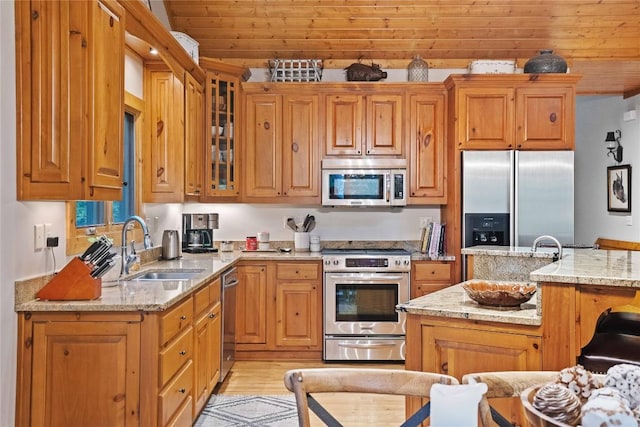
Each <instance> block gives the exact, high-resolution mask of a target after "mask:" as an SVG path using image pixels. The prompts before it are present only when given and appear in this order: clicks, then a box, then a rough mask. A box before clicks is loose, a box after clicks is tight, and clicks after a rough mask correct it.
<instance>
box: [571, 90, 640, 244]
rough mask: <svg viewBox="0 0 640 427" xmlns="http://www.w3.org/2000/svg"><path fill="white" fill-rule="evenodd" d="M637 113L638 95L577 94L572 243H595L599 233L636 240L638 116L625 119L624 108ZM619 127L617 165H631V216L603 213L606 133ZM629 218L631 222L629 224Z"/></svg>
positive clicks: (639, 214) (639, 233) (639, 212)
mask: <svg viewBox="0 0 640 427" xmlns="http://www.w3.org/2000/svg"><path fill="white" fill-rule="evenodd" d="M633 109H635V110H636V111H637V112H638V114H640V95H637V96H635V97H632V98H629V99H623V98H622V97H621V96H593V97H586V96H585V97H578V100H577V104H576V152H575V163H576V172H575V182H576V191H575V241H576V243H593V242H594V241H595V240H596V239H597V238H598V237H605V238H609V239H620V240H630V241H640V180H639V178H640V161H639V160H640V147H639V145H640V119H635V120H631V121H624V120H623V114H624V112H625V111H629V110H633ZM616 129H620V130H621V132H622V138H621V140H620V143H621V145H622V146H623V161H622V163H621V164H629V165H631V183H632V185H631V199H630V200H631V215H629V214H627V213H618V212H608V211H607V196H606V195H607V175H606V173H607V166H615V165H616V162H615V161H614V160H613V157H611V156H607V150H606V149H605V144H604V138H605V136H606V133H607V131H613V130H616ZM628 216H631V218H630V221H631V224H632V225H627V221H628V220H629V218H628Z"/></svg>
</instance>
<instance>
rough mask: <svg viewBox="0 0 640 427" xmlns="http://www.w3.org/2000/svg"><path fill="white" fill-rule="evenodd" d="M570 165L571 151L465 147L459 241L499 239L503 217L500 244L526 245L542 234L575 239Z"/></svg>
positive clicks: (566, 241)
mask: <svg viewBox="0 0 640 427" xmlns="http://www.w3.org/2000/svg"><path fill="white" fill-rule="evenodd" d="M573 164H574V161H573V152H572V151H463V153H462V213H463V218H462V228H463V230H462V232H463V237H464V238H463V246H464V247H467V246H473V245H475V244H501V243H500V242H496V237H495V236H496V235H497V234H496V230H497V229H499V228H500V227H501V223H502V222H503V221H504V228H505V235H506V234H507V233H506V230H507V229H508V236H507V237H506V238H505V241H504V243H502V244H504V245H511V246H530V245H531V244H532V243H533V241H534V240H535V238H536V237H538V236H541V235H545V234H546V235H552V236H554V237H556V238H557V239H558V240H559V241H560V243H562V244H563V245H566V244H573V243H574V241H573V239H574V237H573V223H574V221H573V210H574V202H573V197H574V196H573V191H574V190H573V188H574V173H573ZM473 217H475V218H476V222H475V224H476V226H470V225H469V224H473V223H470V222H469V219H470V218H473ZM472 234H473V235H475V243H472V244H469V242H470V237H471V236H472ZM478 236H480V237H481V238H482V241H480V239H479V237H478ZM487 236H490V237H491V239H493V241H491V239H488V238H487Z"/></svg>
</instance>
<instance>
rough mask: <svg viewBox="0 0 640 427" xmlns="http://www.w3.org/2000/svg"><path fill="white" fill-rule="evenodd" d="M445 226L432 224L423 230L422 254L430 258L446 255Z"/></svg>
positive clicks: (421, 239)
mask: <svg viewBox="0 0 640 427" xmlns="http://www.w3.org/2000/svg"><path fill="white" fill-rule="evenodd" d="M444 232H445V224H441V223H439V222H430V223H429V224H427V226H426V227H423V228H422V235H421V237H420V252H422V253H424V254H427V255H429V256H438V255H444V253H445V245H444V243H445V238H444V237H445V236H444Z"/></svg>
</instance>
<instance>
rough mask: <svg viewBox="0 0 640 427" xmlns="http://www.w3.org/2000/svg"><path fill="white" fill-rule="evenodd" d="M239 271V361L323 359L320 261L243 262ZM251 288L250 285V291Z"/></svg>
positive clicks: (237, 321) (237, 330)
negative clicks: (293, 358) (294, 358)
mask: <svg viewBox="0 0 640 427" xmlns="http://www.w3.org/2000/svg"><path fill="white" fill-rule="evenodd" d="M238 270H239V276H240V277H239V278H240V285H239V286H238V291H237V304H238V305H237V307H238V309H237V315H236V341H237V343H238V345H237V353H236V356H237V358H238V359H240V360H242V359H245V360H246V359H261V358H268V359H277V358H280V357H282V358H291V357H296V358H298V359H312V360H320V359H321V357H322V276H321V272H322V267H321V265H320V262H318V261H308V262H307V261H304V262H303V261H290V262H282V261H277V262H275V261H269V262H266V263H260V264H255V263H253V262H250V261H243V264H242V265H241V266H240V267H239V269H238ZM252 279H253V283H252V284H251V280H252ZM248 284H249V286H250V287H247V288H245V287H246V286H247V285H248ZM243 288H245V289H243ZM257 303H259V304H260V306H257V305H256V304H257ZM256 331H257V332H256Z"/></svg>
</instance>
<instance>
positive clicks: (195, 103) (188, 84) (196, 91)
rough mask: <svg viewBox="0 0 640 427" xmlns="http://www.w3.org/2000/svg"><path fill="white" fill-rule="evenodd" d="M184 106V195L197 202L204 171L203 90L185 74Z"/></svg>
mask: <svg viewBox="0 0 640 427" xmlns="http://www.w3.org/2000/svg"><path fill="white" fill-rule="evenodd" d="M184 105H185V111H184V130H185V135H184V139H185V140H184V195H185V199H188V200H195V201H197V200H199V198H200V195H201V194H202V183H203V178H202V176H203V170H204V164H203V162H204V145H205V138H204V88H203V87H202V85H201V84H200V83H198V81H197V80H196V79H195V78H194V77H193V76H192V75H191V74H189V73H185V90H184Z"/></svg>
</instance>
